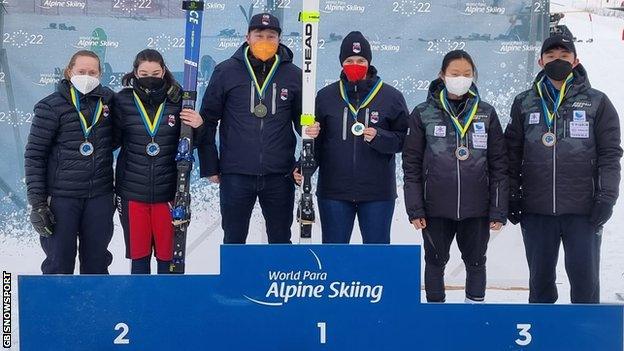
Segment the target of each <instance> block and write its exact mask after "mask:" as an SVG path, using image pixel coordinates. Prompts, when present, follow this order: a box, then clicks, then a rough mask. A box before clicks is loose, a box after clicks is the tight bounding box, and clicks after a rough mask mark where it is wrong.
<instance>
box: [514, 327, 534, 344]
mask: <svg viewBox="0 0 624 351" xmlns="http://www.w3.org/2000/svg"><path fill="white" fill-rule="evenodd" d="M516 328H518V335H520V336H521V337H522V338H518V339H516V344H518V345H520V346H527V345H528V344H530V343H531V340H533V336H531V333H529V330H530V329H531V325H530V324H518V325H516Z"/></svg>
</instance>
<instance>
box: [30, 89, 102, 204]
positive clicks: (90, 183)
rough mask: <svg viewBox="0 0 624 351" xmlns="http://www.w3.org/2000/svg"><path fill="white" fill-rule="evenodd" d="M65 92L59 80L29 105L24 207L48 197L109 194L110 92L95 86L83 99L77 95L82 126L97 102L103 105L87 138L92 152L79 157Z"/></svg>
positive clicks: (78, 135) (77, 132)
mask: <svg viewBox="0 0 624 351" xmlns="http://www.w3.org/2000/svg"><path fill="white" fill-rule="evenodd" d="M69 88H70V83H69V82H68V81H67V80H62V81H61V82H60V83H59V84H58V87H57V91H56V92H55V93H53V94H51V95H49V96H47V97H46V98H44V99H43V100H41V101H39V102H38V103H37V104H36V105H35V117H34V118H33V122H32V125H31V127H30V134H29V135H28V143H27V144H26V151H25V153H24V158H25V162H24V165H25V172H26V188H27V194H28V202H29V203H30V204H31V205H33V206H35V205H39V204H41V203H44V202H45V201H46V200H47V197H48V196H61V197H71V198H93V197H97V196H101V195H106V194H108V193H112V192H113V131H112V129H113V128H112V118H111V116H110V113H109V108H108V106H109V105H111V103H112V101H113V91H112V90H110V89H108V88H105V87H102V86H101V85H100V86H98V87H97V88H95V90H93V91H92V92H90V93H89V94H87V95H82V94H79V95H80V108H81V111H82V113H83V114H84V116H85V118H86V119H87V120H88V121H91V118H92V114H93V110H94V109H95V106H96V104H97V102H98V100H99V99H102V103H103V104H104V110H103V112H102V115H101V117H100V120H99V121H98V123H97V124H96V125H95V126H94V127H93V129H92V131H91V134H90V135H89V142H91V143H92V144H93V147H94V152H93V154H91V155H90V156H83V155H81V154H80V151H79V147H80V144H82V143H83V142H84V141H85V137H84V134H83V131H82V127H81V125H80V120H79V117H78V112H76V108H75V107H74V105H73V104H72V100H71V95H70V92H69Z"/></svg>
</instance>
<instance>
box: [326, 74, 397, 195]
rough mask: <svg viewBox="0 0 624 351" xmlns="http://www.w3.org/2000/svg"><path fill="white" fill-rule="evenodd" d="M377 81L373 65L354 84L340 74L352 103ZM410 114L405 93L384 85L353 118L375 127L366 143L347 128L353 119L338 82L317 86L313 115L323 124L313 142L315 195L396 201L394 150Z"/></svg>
mask: <svg viewBox="0 0 624 351" xmlns="http://www.w3.org/2000/svg"><path fill="white" fill-rule="evenodd" d="M378 79H379V77H377V70H376V69H375V67H372V66H371V67H370V69H369V76H368V78H367V79H366V80H363V81H360V82H358V83H357V84H353V83H349V82H347V79H346V77H345V76H344V73H343V75H342V77H341V80H342V81H343V83H344V84H345V89H346V90H347V94H348V96H349V100H350V102H351V104H352V105H354V106H357V105H359V103H360V102H361V101H362V100H364V99H365V98H366V96H367V95H368V93H369V92H370V91H371V89H372V88H373V86H374V85H375V83H376V82H377V80H378ZM408 116H409V111H408V109H407V104H406V103H405V98H404V97H403V95H402V94H401V93H400V92H399V91H398V90H396V89H395V88H393V87H392V86H390V85H387V84H385V83H384V84H383V86H382V88H381V90H379V93H378V94H377V96H376V98H375V99H374V100H373V101H372V102H371V103H370V104H369V105H367V106H366V107H365V108H362V109H361V110H360V111H359V113H358V116H357V120H358V121H359V122H361V123H363V124H364V125H365V126H368V127H373V128H375V129H377V135H376V136H375V138H374V139H373V140H372V141H371V142H370V143H369V142H366V141H364V137H363V136H358V137H356V136H355V135H353V133H352V132H351V127H352V126H353V124H354V123H355V120H354V118H353V115H352V114H351V112H350V111H349V109H348V107H347V104H346V102H345V101H344V100H343V99H342V97H341V95H340V87H339V82H336V83H334V84H331V85H329V86H327V87H325V88H323V89H321V91H319V93H318V95H317V97H316V117H317V120H318V122H319V123H320V125H321V133H320V134H319V136H318V138H317V139H316V140H315V155H316V157H317V160H318V162H319V179H318V187H317V196H319V197H322V198H328V199H332V200H346V201H354V202H360V201H385V200H393V199H395V198H396V197H397V191H396V187H397V186H396V173H395V172H396V163H395V154H396V153H397V152H400V151H401V149H402V147H403V140H404V138H405V134H406V132H407V122H408Z"/></svg>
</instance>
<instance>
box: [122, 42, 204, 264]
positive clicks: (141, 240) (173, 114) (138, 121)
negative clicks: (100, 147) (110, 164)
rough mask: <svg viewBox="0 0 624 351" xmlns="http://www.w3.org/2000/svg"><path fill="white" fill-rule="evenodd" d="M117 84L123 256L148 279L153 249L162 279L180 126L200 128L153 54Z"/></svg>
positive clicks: (168, 255)
mask: <svg viewBox="0 0 624 351" xmlns="http://www.w3.org/2000/svg"><path fill="white" fill-rule="evenodd" d="M122 83H123V84H124V86H126V87H127V88H125V89H123V90H121V91H120V92H119V93H117V94H116V96H115V105H114V111H115V120H114V125H115V138H116V140H117V141H118V144H119V145H120V146H121V150H120V152H119V157H118V159H117V165H116V178H115V188H116V189H115V190H116V193H117V201H118V210H119V214H120V220H121V224H122V227H123V229H124V238H125V241H126V256H127V257H128V258H130V259H132V268H131V272H132V273H133V274H149V273H150V261H151V255H152V249H154V251H155V256H156V259H157V261H158V273H167V272H168V271H169V263H170V261H171V259H172V257H173V234H174V229H173V225H172V218H171V211H170V210H171V202H172V201H173V200H174V196H175V186H176V180H177V169H176V161H175V157H176V152H177V146H178V139H179V136H180V123H185V124H187V125H190V126H191V127H193V128H199V127H200V126H201V125H202V124H203V121H202V118H201V117H200V116H199V114H198V113H197V112H195V111H193V110H189V109H185V110H182V100H181V95H182V94H181V92H182V90H181V87H180V86H179V85H178V83H177V82H176V81H175V79H174V78H173V75H172V74H171V72H170V71H169V69H167V66H166V65H165V62H164V59H163V57H162V55H161V54H160V53H159V52H158V51H156V50H151V49H146V50H143V51H141V52H139V53H138V54H137V56H136V58H135V60H134V65H133V70H132V72H130V73H128V74H127V75H125V76H124V77H123V79H122ZM178 116H179V117H178Z"/></svg>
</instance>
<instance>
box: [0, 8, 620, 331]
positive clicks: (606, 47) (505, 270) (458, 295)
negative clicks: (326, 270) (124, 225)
mask: <svg viewBox="0 0 624 351" xmlns="http://www.w3.org/2000/svg"><path fill="white" fill-rule="evenodd" d="M581 3H582V4H581ZM584 3H585V1H582V2H579V1H573V0H559V1H556V2H553V3H552V4H551V9H552V11H561V12H567V13H566V17H565V19H564V20H563V21H562V24H567V25H568V26H569V28H570V29H571V30H572V32H573V33H574V34H575V36H576V37H577V38H579V39H581V40H583V42H582V43H577V50H578V55H579V58H580V60H581V62H582V63H583V64H584V65H585V67H586V69H587V70H588V72H589V78H590V81H591V82H592V85H593V86H594V87H595V88H597V89H599V90H602V91H604V92H605V93H607V95H608V96H609V97H610V98H611V101H613V103H614V104H615V106H616V108H617V110H618V112H619V113H620V116H621V117H622V118H623V119H624V89H622V87H621V84H622V83H621V82H623V81H624V41H623V40H622V39H623V38H622V31H623V30H624V19H622V18H615V17H604V16H599V15H592V17H591V19H592V21H591V22H590V16H589V14H588V13H587V12H580V11H579V10H578V9H577V8H574V7H573V5H579V6H580V5H582V6H583V7H584V6H585V4H584ZM587 39H594V40H593V42H587ZM202 182H205V181H202ZM198 186H199V187H200V188H203V189H204V190H203V191H204V192H206V193H208V194H209V196H210V194H212V196H216V194H217V188H216V186H215V185H209V184H207V183H201V184H198ZM621 189H622V190H624V186H621ZM623 193H624V191H623ZM396 208H397V210H396V214H395V220H394V224H393V225H394V227H393V233H394V234H393V235H394V236H393V242H394V243H414V244H420V243H421V234H420V233H419V232H416V231H415V230H414V229H413V228H411V226H410V225H409V223H407V221H406V218H405V214H404V205H403V201H402V196H399V202H398V203H397V207H396ZM253 216H254V217H253V218H252V221H255V222H257V223H262V217H261V215H260V212H259V208H258V209H256V211H254V215H253ZM219 220H220V218H219V217H218V214H215V211H214V209H207V208H206V209H195V216H194V220H193V222H192V226H191V229H190V231H189V233H190V234H189V241H188V243H189V257H188V262H187V270H188V273H191V274H206V273H218V272H219V244H220V243H221V240H222V238H223V232H222V230H221V227H220V222H219ZM262 227H263V225H255V226H253V228H252V232H251V233H250V236H249V242H251V243H264V242H266V239H265V237H264V234H263V232H262V230H261V228H262ZM622 228H624V201H619V203H618V204H617V206H616V209H615V212H614V215H613V218H612V220H611V221H610V222H609V223H608V224H607V225H606V226H605V230H604V235H603V245H602V274H601V281H602V301H603V302H605V303H617V301H616V299H615V293H616V292H624V254H622V250H623V249H624V235H623V232H624V230H623V229H622ZM293 232H296V226H295V225H293ZM17 238H20V239H17ZM23 238H24V236H12V237H2V238H1V239H0V240H2V242H0V264H1V265H2V270H6V271H9V272H12V273H13V274H39V273H40V270H39V263H40V262H41V260H42V259H43V254H42V251H41V249H40V248H39V246H38V244H37V242H36V239H35V238H31V239H30V240H31V243H30V245H24V243H23V242H20V243H18V242H17V240H22V241H23V240H25V239H23ZM314 239H315V242H320V233H319V231H318V226H316V228H315V233H314ZM353 241H354V243H357V242H361V239H360V235H359V231H358V230H357V229H356V232H355V233H354V236H353ZM16 247H20V248H22V249H21V250H19V251H17V250H15V248H16ZM110 250H111V251H112V252H113V254H114V261H113V264H112V266H111V267H110V270H111V273H112V274H127V273H128V272H129V262H128V261H127V260H126V259H125V258H124V255H123V252H124V243H123V238H122V235H121V227H120V225H119V223H118V222H117V223H116V235H115V236H114V239H113V242H112V243H111V246H110ZM452 257H453V258H452V260H451V262H450V263H449V265H448V268H447V275H446V276H447V285H449V286H453V287H458V288H457V289H451V290H450V291H449V292H448V296H449V298H448V300H449V301H450V302H462V301H463V299H464V298H463V291H462V290H461V286H462V285H463V284H462V283H463V279H464V273H463V265H462V263H461V260H460V259H459V252H458V251H457V248H456V246H454V248H453V254H452ZM560 258H561V259H560V265H559V267H558V270H557V271H558V286H559V287H560V300H559V302H560V303H567V302H569V286H568V282H567V277H566V275H565V270H564V268H563V253H562V254H561V255H560ZM154 270H155V267H154ZM527 277H528V270H527V267H526V262H525V259H524V248H523V244H522V238H521V235H520V228H519V227H518V226H512V225H508V226H506V227H505V228H504V229H503V230H502V231H501V232H500V233H494V234H493V236H492V239H491V243H490V247H489V254H488V279H489V283H488V287H489V288H488V293H487V301H488V302H505V303H524V302H526V301H527V297H528V291H527V289H526V288H527V286H528V283H527ZM16 285H17V284H16V283H15V284H14V289H16V288H17V286H16ZM14 297H15V298H16V295H14ZM15 301H17V300H15ZM16 305H17V303H15V305H14V306H15V307H17V306H16ZM16 323H17V321H15V324H16ZM13 336H14V341H16V342H17V340H18V336H17V335H16V334H14V335H13Z"/></svg>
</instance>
